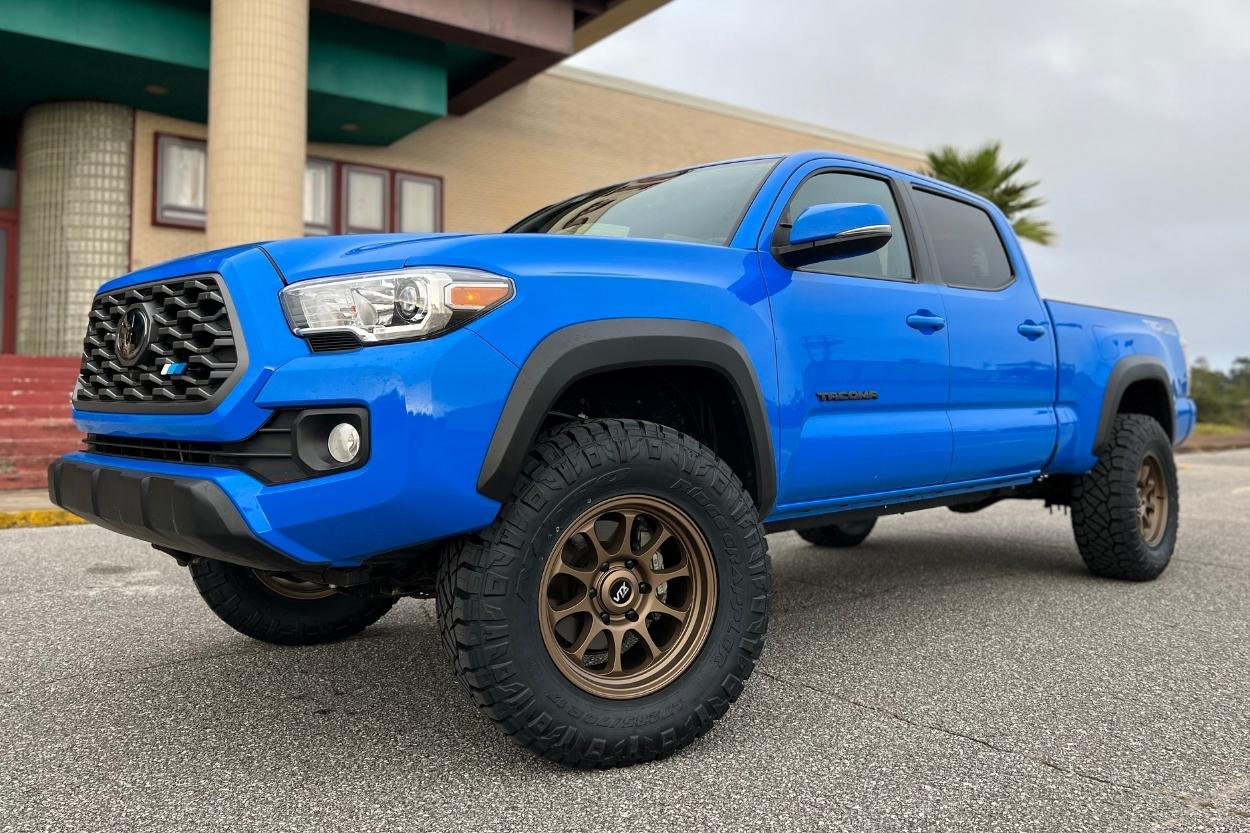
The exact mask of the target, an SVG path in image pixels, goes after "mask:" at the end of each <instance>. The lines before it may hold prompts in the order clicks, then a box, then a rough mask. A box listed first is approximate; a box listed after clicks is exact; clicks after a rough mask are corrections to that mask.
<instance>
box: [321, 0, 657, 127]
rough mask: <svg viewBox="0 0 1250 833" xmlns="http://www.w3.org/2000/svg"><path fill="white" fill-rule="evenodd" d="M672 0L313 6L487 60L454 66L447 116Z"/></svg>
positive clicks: (396, 0)
mask: <svg viewBox="0 0 1250 833" xmlns="http://www.w3.org/2000/svg"><path fill="white" fill-rule="evenodd" d="M666 2H668V0H458V2H454V3H449V2H446V0H313V7H314V8H317V9H322V10H325V11H328V12H332V13H334V14H337V15H341V16H344V17H354V18H356V19H358V20H362V21H367V22H369V23H374V24H377V25H379V26H384V27H386V28H389V29H397V30H401V31H406V32H410V33H412V34H414V35H420V36H422V37H426V38H430V39H433V40H438V41H442V42H443V43H446V44H450V45H453V46H456V47H460V48H462V49H468V50H474V51H476V52H478V53H482V54H483V55H484V56H485V57H484V58H483V59H480V60H474V61H467V62H465V63H464V65H462V66H458V67H453V68H452V70H453V71H452V72H451V73H450V74H449V77H448V89H447V111H448V112H449V113H453V114H455V115H463V114H464V113H467V112H469V111H471V110H473V109H474V108H476V107H479V106H480V105H482V104H485V103H486V102H487V101H489V100H491V99H492V98H494V97H495V96H497V95H499V94H500V93H503V92H506V91H507V90H509V89H511V88H512V87H515V86H516V85H517V84H520V83H521V82H522V81H525V80H527V79H529V78H532V77H533V76H535V75H537V74H538V73H540V72H542V71H543V70H546V69H548V68H550V67H552V66H555V65H556V64H558V63H560V62H561V61H563V60H564V59H565V58H567V57H569V56H570V55H573V54H575V53H576V52H578V51H580V50H582V49H585V48H586V47H588V46H590V45H591V44H593V43H595V42H596V41H599V40H601V39H603V38H605V37H607V36H608V35H610V34H612V33H613V32H616V31H617V30H619V29H621V28H623V27H624V26H627V25H629V24H630V23H632V22H634V21H635V20H637V19H638V18H640V17H642V16H643V15H645V14H647V13H648V12H651V11H654V10H655V9H657V8H659V7H660V6H662V5H664V4H665V3H666Z"/></svg>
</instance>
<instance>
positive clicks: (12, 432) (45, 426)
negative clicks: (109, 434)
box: [0, 416, 81, 441]
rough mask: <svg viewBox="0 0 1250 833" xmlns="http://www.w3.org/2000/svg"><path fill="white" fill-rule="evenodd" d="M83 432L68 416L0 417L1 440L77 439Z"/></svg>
mask: <svg viewBox="0 0 1250 833" xmlns="http://www.w3.org/2000/svg"><path fill="white" fill-rule="evenodd" d="M79 436H81V434H80V433H79V431H78V428H77V426H75V425H74V423H73V421H72V420H70V418H69V417H68V416H66V417H64V418H55V417H52V418H41V419H30V418H22V417H16V418H14V417H4V418H0V441H3V440H5V439H13V440H23V439H31V440H44V439H58V440H76V439H77V438H78V437H79Z"/></svg>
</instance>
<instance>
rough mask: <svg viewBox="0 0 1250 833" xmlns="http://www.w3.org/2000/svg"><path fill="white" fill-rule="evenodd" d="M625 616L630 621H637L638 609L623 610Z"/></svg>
mask: <svg viewBox="0 0 1250 833" xmlns="http://www.w3.org/2000/svg"><path fill="white" fill-rule="evenodd" d="M625 618H626V619H628V620H629V621H631V622H637V621H638V611H636V610H627V611H625Z"/></svg>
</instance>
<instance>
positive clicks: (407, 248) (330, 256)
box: [261, 233, 472, 283]
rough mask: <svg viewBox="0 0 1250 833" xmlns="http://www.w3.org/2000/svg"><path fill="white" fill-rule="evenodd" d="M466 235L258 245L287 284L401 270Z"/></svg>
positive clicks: (304, 240)
mask: <svg viewBox="0 0 1250 833" xmlns="http://www.w3.org/2000/svg"><path fill="white" fill-rule="evenodd" d="M469 236H472V235H467V234H449V233H436V234H353V235H350V236H344V235H340V236H335V237H300V238H296V239H294V240H277V241H274V242H272V243H262V244H261V248H263V249H264V250H265V252H266V253H267V254H268V255H269V257H270V258H271V259H272V260H273V262H274V263H275V264H276V265H277V267H278V270H279V271H280V272H281V273H282V277H283V279H284V280H285V281H286V282H287V283H294V282H295V281H305V280H310V279H312V278H325V277H330V276H331V275H350V274H356V273H360V272H378V271H382V270H385V269H398V268H400V267H402V266H403V265H404V264H405V263H406V262H407V261H408V260H409V259H410V258H412V257H413V255H414V254H415V253H417V252H419V251H422V250H425V249H428V248H429V247H430V244H431V243H434V242H439V241H445V240H454V239H457V238H461V237H469Z"/></svg>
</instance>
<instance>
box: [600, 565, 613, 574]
mask: <svg viewBox="0 0 1250 833" xmlns="http://www.w3.org/2000/svg"><path fill="white" fill-rule="evenodd" d="M611 569H612V565H611V564H604V565H603V566H602V567H600V568H599V570H600V572H604V573H606V572H607V571H608V570H611Z"/></svg>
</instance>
